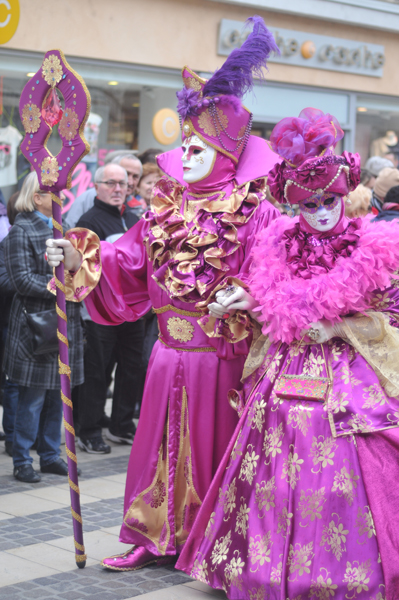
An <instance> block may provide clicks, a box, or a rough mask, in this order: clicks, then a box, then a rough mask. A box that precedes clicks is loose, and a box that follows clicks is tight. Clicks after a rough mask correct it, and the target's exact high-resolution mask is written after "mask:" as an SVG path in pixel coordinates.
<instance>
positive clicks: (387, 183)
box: [371, 167, 399, 215]
mask: <svg viewBox="0 0 399 600" xmlns="http://www.w3.org/2000/svg"><path fill="white" fill-rule="evenodd" d="M395 185H399V170H398V169H393V168H391V167H386V168H384V169H382V170H381V171H380V173H379V175H378V177H377V179H376V180H375V184H374V189H373V195H372V198H371V207H372V212H373V214H374V215H378V213H380V212H381V211H382V205H383V204H384V200H385V196H386V195H387V193H388V191H389V190H390V189H391V187H394V186H395Z"/></svg>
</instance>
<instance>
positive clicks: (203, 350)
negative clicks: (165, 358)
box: [158, 336, 216, 352]
mask: <svg viewBox="0 0 399 600" xmlns="http://www.w3.org/2000/svg"><path fill="white" fill-rule="evenodd" d="M158 339H159V341H160V342H161V343H162V344H163V345H164V346H166V347H167V348H171V349H172V350H181V351H182V352H216V348H207V347H205V348H175V347H174V346H169V344H167V343H166V342H165V341H164V340H163V339H162V338H161V337H160V336H158Z"/></svg>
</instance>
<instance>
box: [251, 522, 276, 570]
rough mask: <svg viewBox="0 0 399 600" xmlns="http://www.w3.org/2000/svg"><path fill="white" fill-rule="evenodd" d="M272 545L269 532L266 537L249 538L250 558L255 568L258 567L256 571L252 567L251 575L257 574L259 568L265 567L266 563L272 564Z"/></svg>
mask: <svg viewBox="0 0 399 600" xmlns="http://www.w3.org/2000/svg"><path fill="white" fill-rule="evenodd" d="M272 545H273V542H272V539H271V531H268V532H267V533H266V535H264V536H260V535H256V536H255V537H250V538H249V548H248V558H250V559H251V564H252V565H253V566H255V565H256V569H253V567H251V569H250V571H251V573H256V572H257V571H258V570H259V567H263V565H264V564H265V563H269V562H270V560H271V558H270V552H271V548H272Z"/></svg>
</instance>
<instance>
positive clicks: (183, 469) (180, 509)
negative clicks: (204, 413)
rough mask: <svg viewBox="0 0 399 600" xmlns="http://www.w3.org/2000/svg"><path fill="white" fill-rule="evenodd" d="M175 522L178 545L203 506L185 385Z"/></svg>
mask: <svg viewBox="0 0 399 600" xmlns="http://www.w3.org/2000/svg"><path fill="white" fill-rule="evenodd" d="M174 489H175V524H176V532H175V536H176V541H175V543H176V546H181V545H182V544H184V542H185V541H186V539H187V537H188V534H189V533H190V531H191V527H192V525H193V523H194V519H195V517H196V516H197V513H198V511H199V508H200V506H201V500H200V499H199V497H198V494H197V492H196V490H195V488H194V483H193V469H192V461H191V445H190V427H189V419H188V406H187V392H186V388H185V387H183V397H182V407H181V420H180V444H179V456H178V459H177V465H176V474H175V487H174Z"/></svg>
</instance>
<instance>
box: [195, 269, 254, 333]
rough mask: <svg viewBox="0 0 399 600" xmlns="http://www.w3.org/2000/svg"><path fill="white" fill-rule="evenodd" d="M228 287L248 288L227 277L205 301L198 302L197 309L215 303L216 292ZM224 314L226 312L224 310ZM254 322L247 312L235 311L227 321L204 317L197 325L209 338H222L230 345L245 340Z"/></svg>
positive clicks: (237, 280) (240, 282) (209, 316)
mask: <svg viewBox="0 0 399 600" xmlns="http://www.w3.org/2000/svg"><path fill="white" fill-rule="evenodd" d="M229 285H235V286H238V287H242V288H244V289H246V290H247V289H248V286H247V285H246V284H245V283H243V282H242V281H240V279H237V277H227V278H226V279H224V280H223V282H222V283H220V284H219V285H218V286H217V287H216V288H215V289H214V290H212V293H211V294H210V296H209V298H208V299H207V300H204V301H203V302H198V303H197V304H196V307H197V308H200V309H205V308H207V306H208V304H210V303H211V302H214V301H215V296H216V292H218V291H219V290H223V289H225V288H226V287H227V286H229ZM226 312H228V310H227V309H226ZM253 324H254V321H253V320H252V319H251V317H250V316H249V314H248V313H247V311H245V310H237V311H236V312H235V313H234V315H231V317H229V318H228V319H217V318H216V317H212V316H211V315H209V314H208V315H204V316H203V317H201V318H200V319H199V320H198V325H199V326H200V327H201V329H202V330H203V331H204V332H205V333H206V335H207V336H208V337H210V338H224V339H225V340H226V341H227V342H229V343H230V344H235V343H237V342H241V340H245V338H247V337H248V335H249V333H250V332H252V329H253Z"/></svg>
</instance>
